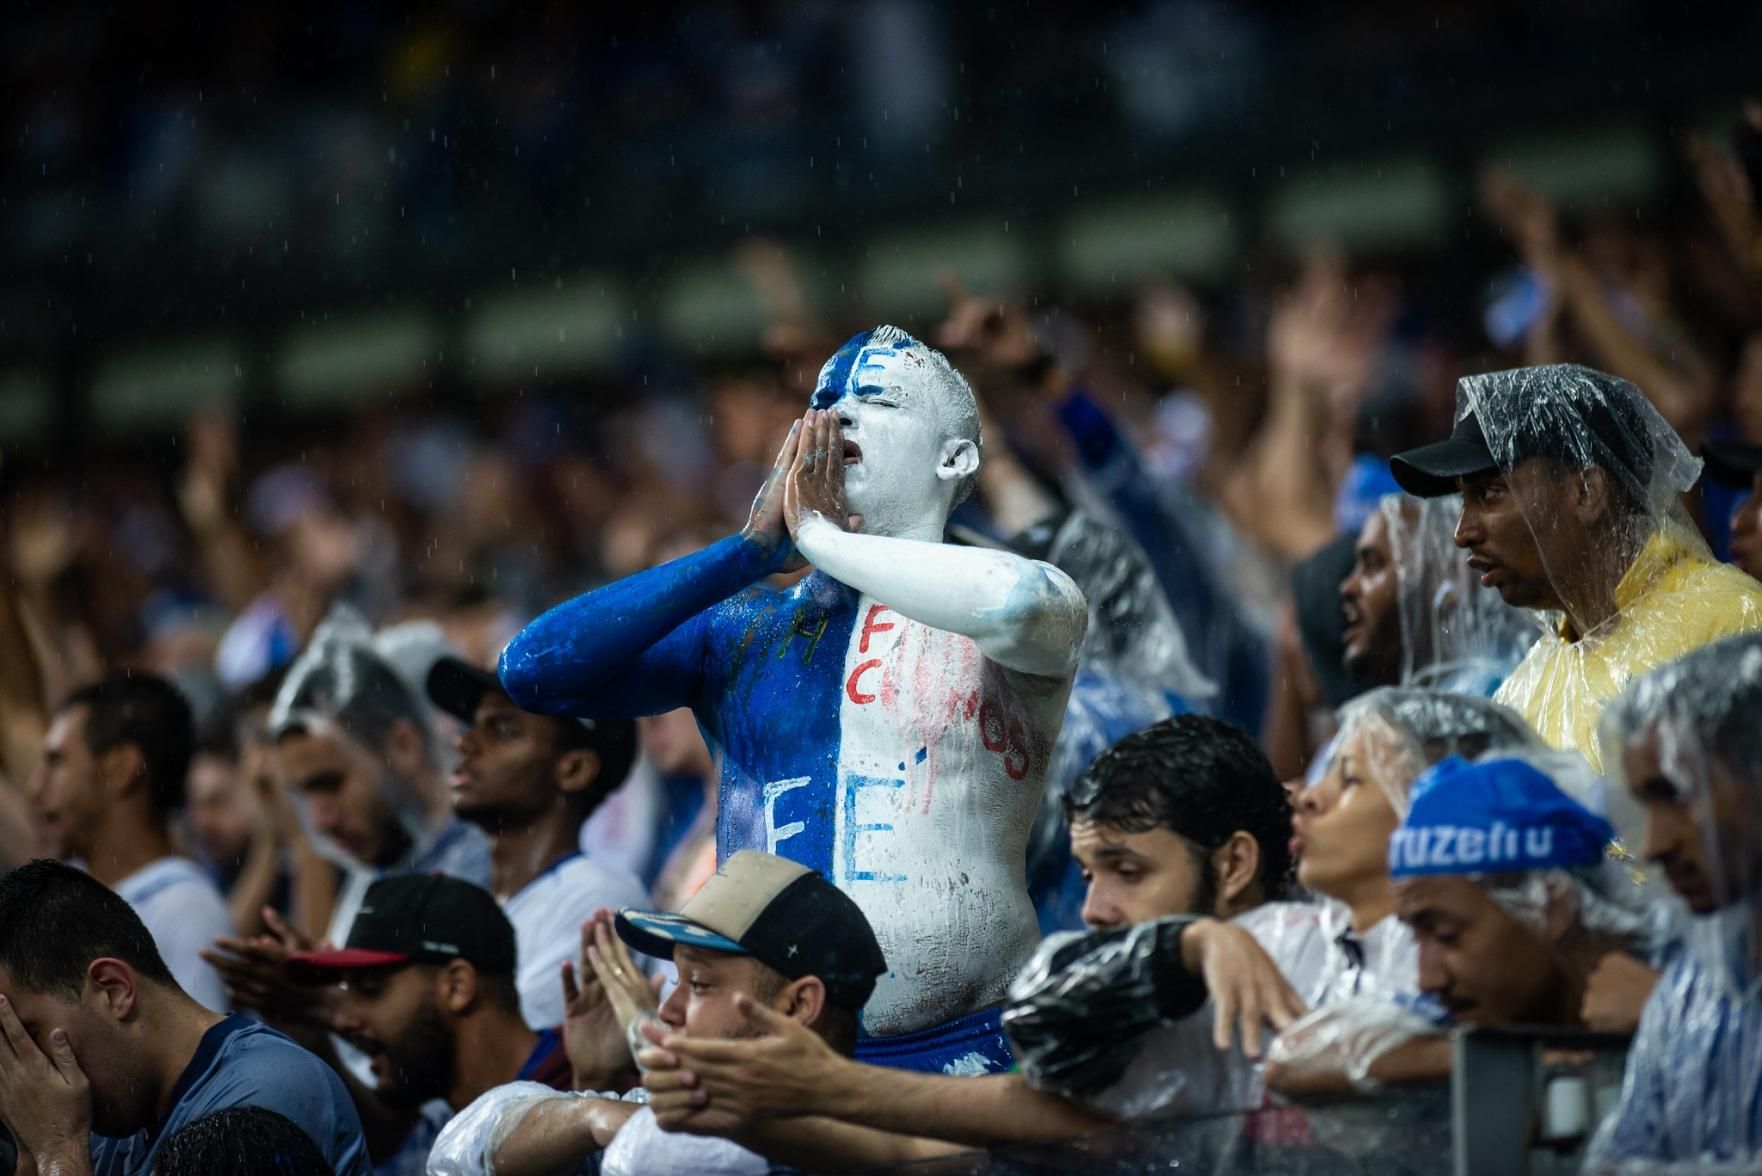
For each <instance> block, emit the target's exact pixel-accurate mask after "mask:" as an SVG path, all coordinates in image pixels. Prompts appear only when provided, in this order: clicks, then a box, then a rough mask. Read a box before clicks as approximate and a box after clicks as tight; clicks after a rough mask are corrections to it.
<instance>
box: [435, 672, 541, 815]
mask: <svg viewBox="0 0 1762 1176" xmlns="http://www.w3.org/2000/svg"><path fill="white" fill-rule="evenodd" d="M456 746H457V748H458V752H459V758H458V763H457V764H456V766H455V767H454V768H453V775H452V779H451V786H452V791H453V809H454V811H455V812H457V813H458V814H459V816H461V817H463V818H464V819H465V820H467V821H472V822H474V823H477V824H484V823H485V822H498V823H510V822H516V823H523V822H524V821H529V820H531V819H533V818H534V817H536V816H538V815H539V814H541V813H543V812H545V811H546V810H547V809H549V808H550V806H551V805H553V804H555V803H556V800H557V795H558V793H557V774H556V773H557V756H558V747H557V720H556V719H552V718H547V717H545V716H543V715H534V714H529V713H527V712H526V711H523V710H521V709H520V708H519V707H517V706H515V705H514V703H513V701H512V700H511V699H509V698H508V696H507V695H505V694H501V693H498V692H494V691H492V692H490V693H488V694H485V695H484V696H483V697H482V698H481V699H479V700H478V703H477V713H476V714H475V715H473V716H472V720H471V725H470V726H469V727H467V728H466V729H465V730H464V731H463V732H462V733H461V734H460V735H459V740H458V743H457V745H456Z"/></svg>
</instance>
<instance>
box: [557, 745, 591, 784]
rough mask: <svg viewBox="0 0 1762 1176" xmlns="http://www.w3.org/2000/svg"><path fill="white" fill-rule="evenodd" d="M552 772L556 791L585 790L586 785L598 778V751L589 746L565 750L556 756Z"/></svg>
mask: <svg viewBox="0 0 1762 1176" xmlns="http://www.w3.org/2000/svg"><path fill="white" fill-rule="evenodd" d="M554 774H555V777H556V781H557V789H558V791H560V792H565V793H570V794H573V793H577V792H585V791H586V790H587V787H588V785H590V784H592V783H593V782H594V781H595V780H598V779H599V778H600V753H599V752H597V751H594V750H593V749H592V748H589V747H577V748H574V749H573V750H570V751H565V752H564V753H563V754H562V755H560V756H558V757H557V767H556V771H555V773H554Z"/></svg>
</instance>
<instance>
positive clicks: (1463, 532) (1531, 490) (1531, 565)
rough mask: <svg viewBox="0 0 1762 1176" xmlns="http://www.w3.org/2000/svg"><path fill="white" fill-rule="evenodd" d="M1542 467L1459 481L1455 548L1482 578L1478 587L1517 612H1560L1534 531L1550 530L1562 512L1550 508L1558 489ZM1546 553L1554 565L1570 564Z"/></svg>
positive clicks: (1560, 554)
mask: <svg viewBox="0 0 1762 1176" xmlns="http://www.w3.org/2000/svg"><path fill="white" fill-rule="evenodd" d="M1549 480H1550V474H1549V471H1548V469H1547V466H1546V464H1545V463H1543V462H1541V461H1535V460H1532V461H1525V462H1520V463H1519V464H1518V465H1517V466H1516V468H1514V469H1513V470H1511V471H1510V473H1509V474H1507V473H1503V472H1499V473H1491V474H1480V475H1477V476H1476V477H1472V478H1461V479H1458V483H1457V484H1458V486H1459V488H1460V489H1461V491H1462V517H1461V518H1460V519H1458V520H1457V523H1456V546H1458V547H1460V548H1462V549H1464V550H1465V551H1467V552H1468V566H1469V567H1471V568H1473V569H1474V570H1475V571H1476V572H1478V573H1480V577H1481V584H1482V586H1484V587H1487V588H1493V589H1496V590H1497V591H1498V593H1499V596H1500V598H1501V599H1503V600H1504V601H1505V603H1506V604H1509V605H1513V606H1515V607H1517V608H1537V609H1543V608H1549V609H1551V608H1561V607H1563V606H1562V604H1561V601H1560V598H1559V595H1558V594H1557V592H1556V590H1555V587H1554V583H1553V580H1552V579H1551V578H1550V577H1549V575H1548V565H1547V562H1546V561H1545V560H1544V559H1543V558H1542V546H1541V544H1539V543H1538V539H1543V540H1547V539H1549V536H1548V535H1541V536H1538V535H1537V533H1536V530H1535V529H1534V528H1538V527H1539V528H1542V529H1543V530H1549V531H1551V530H1554V529H1556V528H1554V527H1553V525H1552V524H1554V523H1558V522H1559V516H1560V515H1561V514H1563V513H1564V509H1565V508H1564V507H1563V506H1559V507H1557V506H1554V505H1551V502H1552V501H1553V500H1552V499H1550V498H1549V495H1550V494H1554V495H1558V493H1559V491H1558V489H1557V488H1554V487H1550V486H1548V485H1547V484H1546V483H1547V482H1548V481H1549ZM1549 550H1550V551H1551V552H1552V553H1553V555H1554V557H1555V558H1556V559H1557V560H1563V559H1567V558H1569V556H1568V553H1566V552H1565V551H1564V550H1563V549H1562V548H1560V547H1559V546H1558V545H1551V546H1550V548H1549Z"/></svg>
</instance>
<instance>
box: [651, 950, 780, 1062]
mask: <svg viewBox="0 0 1762 1176" xmlns="http://www.w3.org/2000/svg"><path fill="white" fill-rule="evenodd" d="M673 963H674V964H675V965H676V966H677V967H678V969H679V985H678V987H676V988H674V989H673V992H672V993H671V994H670V995H669V996H668V997H667V999H666V1000H665V1001H663V1002H662V1003H661V1008H660V1017H661V1020H662V1021H664V1022H665V1023H666V1024H667V1025H668V1026H669V1027H671V1028H673V1029H679V1030H683V1031H684V1033H685V1035H686V1036H687V1037H705V1038H718V1039H722V1040H737V1039H740V1038H747V1037H757V1036H760V1034H759V1032H758V1030H756V1029H754V1028H753V1027H752V1025H751V1024H749V1023H748V1022H747V1019H746V1017H745V1016H744V1015H742V1013H741V1012H740V1010H739V1009H737V1008H735V1007H734V998H735V997H737V996H739V995H740V994H741V993H745V994H746V995H748V996H750V997H752V998H753V999H754V1000H758V1001H761V1002H767V1001H768V1000H769V998H770V997H772V996H774V995H775V994H776V992H777V991H778V990H780V989H781V987H782V986H781V985H780V984H775V983H772V982H774V981H778V980H781V979H782V977H781V976H779V975H777V973H775V972H772V971H771V970H770V969H769V968H767V967H765V966H764V965H763V964H761V963H759V962H758V961H757V960H755V959H753V958H751V957H750V956H739V955H730V954H728V953H727V952H720V951H706V950H704V949H702V948H695V947H684V946H680V947H676V948H674V949H673Z"/></svg>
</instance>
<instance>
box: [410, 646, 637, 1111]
mask: <svg viewBox="0 0 1762 1176" xmlns="http://www.w3.org/2000/svg"><path fill="white" fill-rule="evenodd" d="M428 697H429V699H430V700H431V701H432V702H433V703H434V705H435V706H437V707H439V708H440V709H441V710H443V711H445V712H446V713H447V714H450V715H452V716H453V717H454V718H456V719H458V720H459V721H460V722H461V723H463V724H465V730H464V732H463V733H462V734H461V735H460V736H459V741H458V744H457V751H458V760H457V762H456V763H455V764H454V766H453V775H452V784H451V787H452V796H453V810H454V811H455V812H456V813H458V814H459V817H460V818H461V819H462V820H465V821H469V822H471V823H472V824H473V825H476V826H477V827H478V828H479V829H481V830H483V832H484V835H485V836H486V837H488V838H489V853H490V876H489V890H490V893H491V894H493V895H495V897H496V900H497V901H498V902H500V903H501V904H502V909H503V910H504V911H505V912H506V913H507V916H508V918H509V920H510V921H512V923H513V926H514V938H515V941H516V943H517V944H518V946H519V974H518V977H517V983H518V988H519V992H520V1010H521V1013H522V1015H523V1016H524V1017H525V1018H526V1023H527V1024H528V1025H531V1026H533V1027H535V1028H540V1029H552V1028H555V1027H556V1026H558V1025H561V1024H562V1023H563V1004H562V996H561V990H560V988H559V986H558V984H557V970H558V968H559V967H561V966H562V964H563V961H565V960H567V959H569V958H570V957H571V956H572V955H573V954H574V950H575V940H576V928H578V927H580V926H581V924H582V923H583V922H584V921H586V920H587V919H588V918H590V917H592V915H593V912H594V911H595V910H597V909H599V908H601V907H610V908H612V909H614V910H616V909H618V908H619V907H626V906H640V905H642V904H643V903H644V902H645V901H646V899H647V894H646V892H645V891H644V890H643V887H642V884H641V883H640V882H638V881H637V880H636V878H635V877H633V876H632V875H630V874H629V873H627V872H626V871H624V870H622V869H619V868H618V867H616V866H608V865H605V864H603V863H601V862H597V861H593V860H591V859H589V858H588V857H586V856H585V855H584V854H583V853H582V852H581V848H580V842H581V825H582V822H583V821H585V820H586V819H587V818H588V817H589V816H591V815H592V814H593V812H594V810H595V809H596V808H598V807H599V805H600V803H601V802H602V801H603V800H604V799H605V798H606V797H607V796H608V795H609V794H610V793H612V792H613V791H614V790H616V789H617V788H618V787H619V786H620V785H622V784H623V783H624V779H625V777H626V776H628V775H629V774H630V768H631V764H632V763H633V762H634V760H635V756H636V729H635V724H633V723H632V722H630V720H628V719H599V720H592V719H555V718H550V717H548V716H544V715H533V714H528V713H527V712H525V711H523V710H521V709H519V708H518V707H516V706H515V705H514V703H513V701H512V700H511V699H509V698H508V696H507V694H506V693H505V692H504V691H503V690H502V686H501V683H500V682H499V681H497V680H496V676H495V675H494V674H492V673H490V672H489V671H488V670H480V669H478V668H477V667H475V666H473V665H469V664H468V663H466V662H463V661H461V660H459V659H458V658H451V657H448V658H442V659H441V660H439V661H437V662H435V664H434V667H433V668H432V669H431V670H430V671H429V673H428ZM467 1101H469V1100H467Z"/></svg>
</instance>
